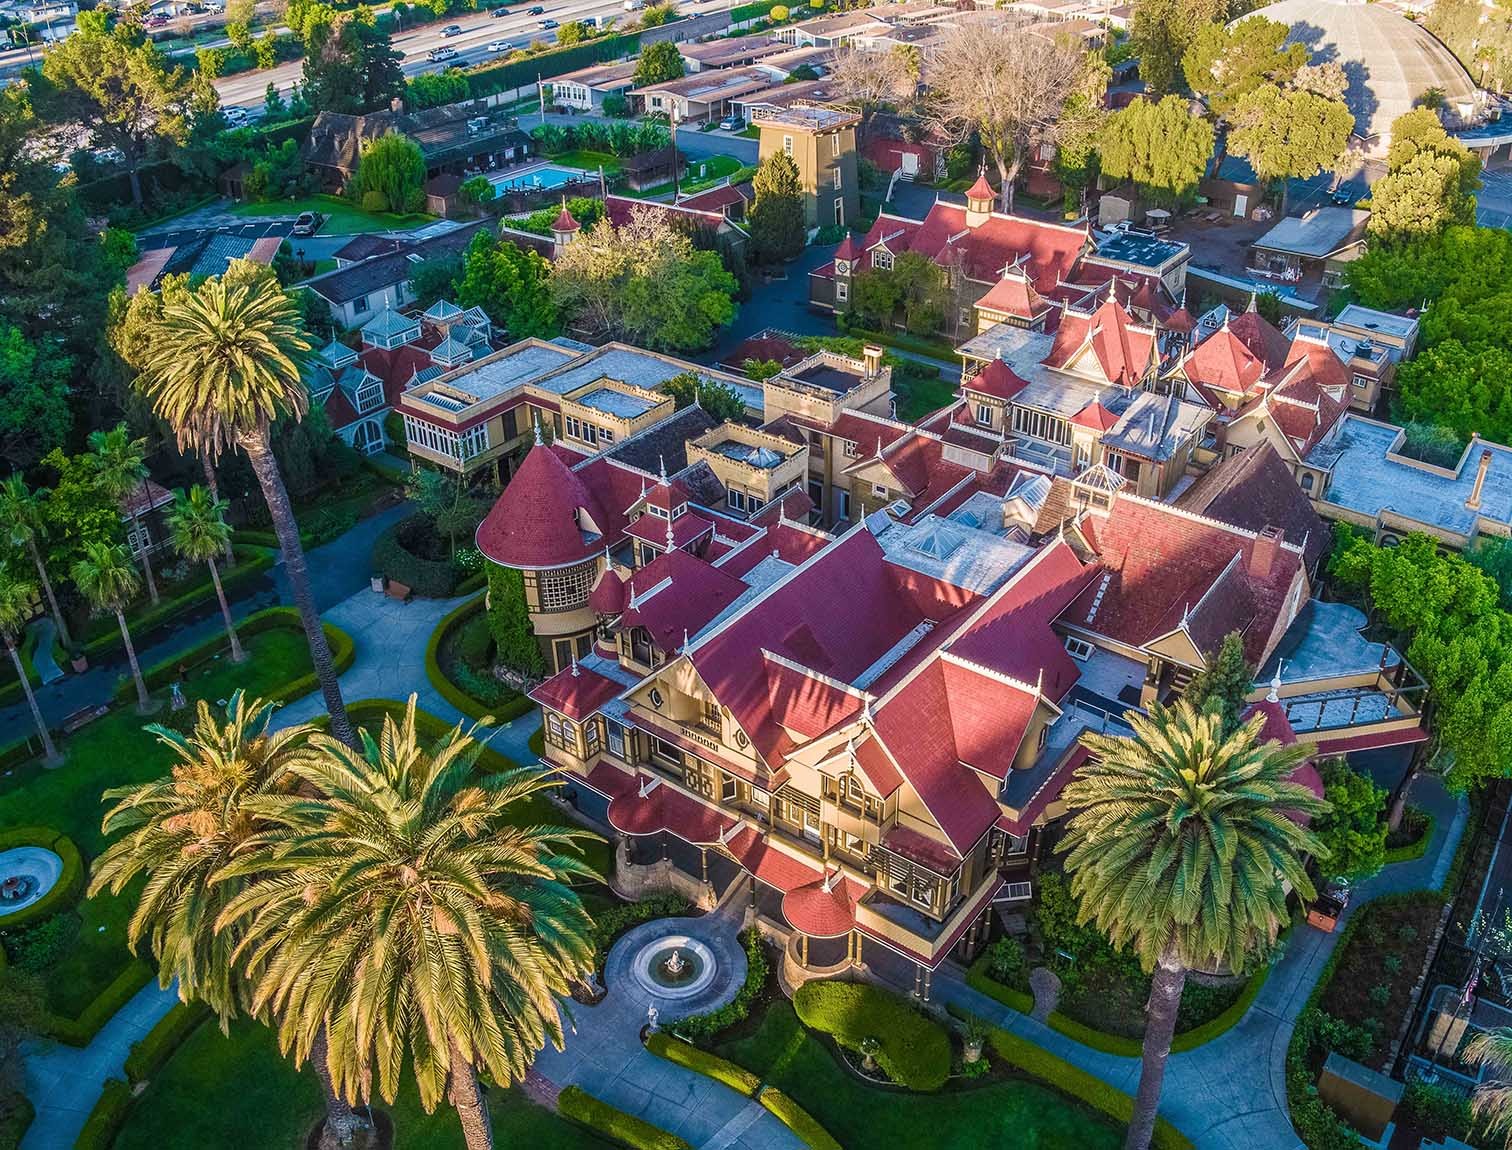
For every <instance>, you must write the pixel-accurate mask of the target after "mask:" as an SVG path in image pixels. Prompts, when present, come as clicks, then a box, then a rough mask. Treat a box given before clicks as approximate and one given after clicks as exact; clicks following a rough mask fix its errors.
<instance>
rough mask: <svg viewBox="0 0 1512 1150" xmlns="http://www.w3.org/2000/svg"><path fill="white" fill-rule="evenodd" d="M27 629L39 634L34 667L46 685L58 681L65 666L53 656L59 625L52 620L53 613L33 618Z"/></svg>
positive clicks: (33, 649)
mask: <svg viewBox="0 0 1512 1150" xmlns="http://www.w3.org/2000/svg"><path fill="white" fill-rule="evenodd" d="M27 630H28V631H31V632H33V633H34V634H35V635H36V636H37V641H36V644H35V645H34V646H33V647H32V660H31V661H32V669H33V670H35V671H36V672H37V678H38V679H40V680H41V681H42V683H43V684H44V685H45V684H47V683H56V682H57V681H58V680H59V679H61V678H62V677H63V668H62V667H60V666H58V660H57V659H55V658H54V657H53V636H54V635H56V634H57V633H58V628H57V625H56V624H55V623H54V622H53V621H52V616H51V615H43V616H42V617H41V618H39V619H35V620H33V621H32V624H31V626H30V627H28V628H27Z"/></svg>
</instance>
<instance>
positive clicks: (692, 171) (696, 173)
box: [682, 156, 745, 192]
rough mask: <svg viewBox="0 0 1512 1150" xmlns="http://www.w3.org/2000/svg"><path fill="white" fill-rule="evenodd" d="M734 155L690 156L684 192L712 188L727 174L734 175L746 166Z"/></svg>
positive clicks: (684, 181)
mask: <svg viewBox="0 0 1512 1150" xmlns="http://www.w3.org/2000/svg"><path fill="white" fill-rule="evenodd" d="M744 166H745V165H743V164H742V163H741V162H740V161H739V160H737V159H736V158H735V157H734V156H700V157H698V158H696V159H695V158H694V157H692V156H689V157H688V160H687V169H686V172H685V177H684V179H683V182H682V190H683V191H684V192H698V191H702V190H703V189H704V188H712V187H713V186H714V185H715V184H717V183H719V181H720V180H722V179H724V178H725V177H726V176H731V175H734V174H735V173H736V172H738V171H740V169H741V168H742V167H744Z"/></svg>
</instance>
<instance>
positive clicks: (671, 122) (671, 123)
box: [667, 97, 678, 204]
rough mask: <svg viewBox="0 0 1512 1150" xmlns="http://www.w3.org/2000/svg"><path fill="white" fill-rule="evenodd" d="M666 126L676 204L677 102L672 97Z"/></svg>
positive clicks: (673, 197) (673, 198)
mask: <svg viewBox="0 0 1512 1150" xmlns="http://www.w3.org/2000/svg"><path fill="white" fill-rule="evenodd" d="M667 126H668V127H669V128H671V129H672V131H671V135H672V202H673V203H674V204H675V203H677V197H678V190H677V167H678V165H677V100H676V98H675V97H674V98H673V100H672V106H671V108H669V109H668V111H667Z"/></svg>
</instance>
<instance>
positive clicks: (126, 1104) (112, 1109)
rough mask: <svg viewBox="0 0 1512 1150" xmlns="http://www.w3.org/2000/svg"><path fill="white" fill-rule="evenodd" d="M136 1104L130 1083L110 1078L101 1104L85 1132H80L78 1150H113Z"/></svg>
mask: <svg viewBox="0 0 1512 1150" xmlns="http://www.w3.org/2000/svg"><path fill="white" fill-rule="evenodd" d="M134 1101H135V1098H134V1097H133V1096H132V1093H131V1087H130V1086H129V1085H128V1084H127V1083H125V1082H123V1081H121V1080H120V1079H119V1078H107V1079H106V1080H105V1089H103V1090H102V1091H100V1099H99V1101H98V1102H96V1103H95V1104H94V1109H93V1110H91V1111H90V1112H89V1117H88V1118H86V1119H85V1120H84V1129H82V1130H80V1131H79V1140H78V1141H77V1142H75V1143H74V1150H110V1148H111V1147H112V1146H114V1145H115V1140H116V1135H117V1134H119V1133H120V1132H121V1127H123V1126H124V1125H126V1115H127V1114H128V1113H129V1112H130V1110H131V1104H132V1102H134Z"/></svg>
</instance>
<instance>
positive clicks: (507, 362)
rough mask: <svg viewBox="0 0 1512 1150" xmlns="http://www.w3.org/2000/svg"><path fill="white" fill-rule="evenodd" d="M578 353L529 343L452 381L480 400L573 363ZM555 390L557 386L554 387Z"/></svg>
mask: <svg viewBox="0 0 1512 1150" xmlns="http://www.w3.org/2000/svg"><path fill="white" fill-rule="evenodd" d="M577 358H578V353H576V352H573V351H569V350H568V349H567V348H564V347H555V346H552V345H548V344H529V345H527V346H525V347H521V348H517V349H515V350H512V351H507V352H505V353H504V354H502V355H500V356H499V357H497V358H490V359H486V360H484V361H482V362H481V363H479V364H477V365H476V366H475V367H474V368H472V369H471V370H470V371H468V372H466V373H465V374H463V375H459V376H457V377H456V378H455V379H453V380H451V381H450V384H451V386H452V387H454V388H455V389H456V390H458V391H462V392H466V393H467V394H468V395H473V396H477V398H478V399H480V400H483V399H492V398H494V397H495V396H500V395H503V394H504V393H505V392H507V391H510V390H512V389H514V388H516V387H519V386H521V385H522V384H525V383H535V382H537V380H536V377H537V376H539V375H543V374H544V373H546V372H549V371H552V370H553V369H555V368H559V367H561V366H563V365H564V364H567V363H571V362H572V361H573V360H574V359H577ZM552 390H555V389H552Z"/></svg>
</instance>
